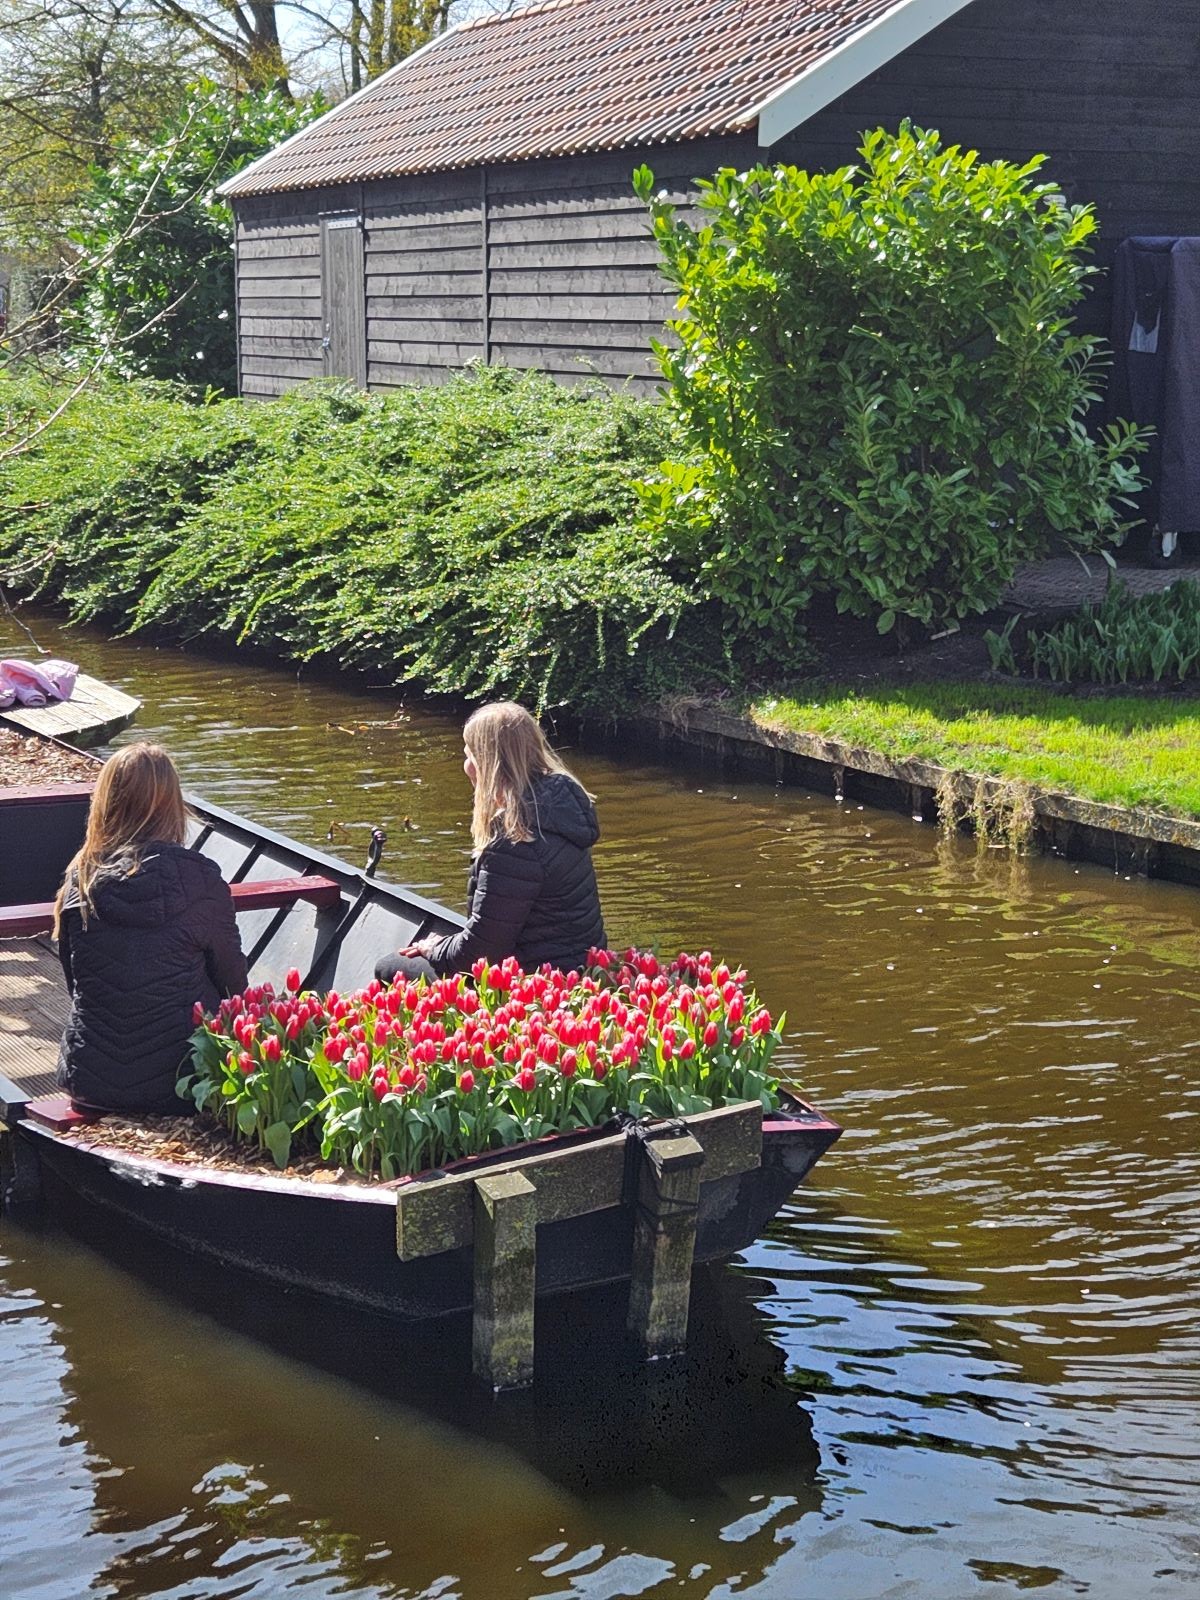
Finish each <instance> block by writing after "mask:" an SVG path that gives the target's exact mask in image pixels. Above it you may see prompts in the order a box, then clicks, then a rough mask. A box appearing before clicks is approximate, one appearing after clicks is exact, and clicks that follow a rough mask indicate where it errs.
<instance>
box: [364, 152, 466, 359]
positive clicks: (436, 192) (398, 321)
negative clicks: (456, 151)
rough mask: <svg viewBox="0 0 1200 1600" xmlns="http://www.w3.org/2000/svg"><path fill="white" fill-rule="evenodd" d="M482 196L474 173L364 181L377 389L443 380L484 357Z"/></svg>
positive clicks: (371, 353)
mask: <svg viewBox="0 0 1200 1600" xmlns="http://www.w3.org/2000/svg"><path fill="white" fill-rule="evenodd" d="M482 192H483V191H482V180H481V176H480V174H479V172H477V171H473V172H435V173H430V174H429V175H427V176H420V177H415V178H395V179H390V180H389V181H387V182H385V183H373V184H368V185H367V186H366V189H365V205H366V221H367V372H368V383H369V385H370V387H371V388H372V389H386V388H390V387H394V386H395V385H396V384H401V383H430V382H437V381H439V380H440V379H441V378H442V377H444V376H445V374H446V372H447V371H449V370H451V369H453V368H456V367H463V366H466V364H467V363H468V362H469V361H481V360H482V359H483V358H484V334H483V233H482V218H483V213H482V204H481V201H482Z"/></svg>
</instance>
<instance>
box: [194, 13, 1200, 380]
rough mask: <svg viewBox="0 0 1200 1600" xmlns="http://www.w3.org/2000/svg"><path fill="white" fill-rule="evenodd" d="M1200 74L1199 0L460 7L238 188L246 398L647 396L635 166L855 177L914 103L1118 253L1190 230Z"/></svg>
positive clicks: (651, 330) (664, 301) (643, 260)
mask: <svg viewBox="0 0 1200 1600" xmlns="http://www.w3.org/2000/svg"><path fill="white" fill-rule="evenodd" d="M1198 85H1200V28H1198V27H1197V25H1196V7H1195V0H1154V3H1153V4H1152V5H1150V4H1146V5H1141V6H1133V5H1130V4H1129V0H1054V3H1053V4H1049V3H1047V0H899V3H897V0H545V3H542V4H537V5H533V6H530V7H528V8H525V9H522V10H518V11H516V12H513V13H511V14H510V15H507V16H498V17H492V18H487V19H485V20H482V21H476V22H470V23H466V24H464V25H463V26H461V27H458V28H455V29H452V30H451V31H450V32H448V33H446V34H444V35H442V36H441V37H440V38H439V39H437V40H436V41H434V43H432V44H430V45H427V46H426V47H425V48H424V49H423V50H420V51H418V52H417V53H416V54H415V55H413V56H411V57H410V58H409V59H408V60H407V61H405V62H402V63H401V64H400V65H399V66H397V67H395V68H393V69H392V71H390V72H389V73H387V74H385V75H384V76H383V77H381V78H379V79H377V80H376V81H375V82H374V83H372V84H369V85H368V86H367V88H365V89H363V90H362V91H361V92H360V93H359V94H357V95H354V96H353V97H352V98H351V99H349V100H346V101H344V102H343V103H342V104H341V105H339V106H337V107H336V108H335V109H334V110H332V111H330V112H329V113H328V114H327V115H326V116H325V117H323V118H321V119H320V120H319V121H317V122H315V123H313V124H312V125H311V126H310V127H308V128H306V129H304V130H303V131H302V132H301V133H299V134H296V135H295V136H294V137H292V138H291V139H289V140H287V141H286V142H285V143H284V144H282V145H280V146H279V148H278V149H276V150H274V151H272V152H271V153H270V154H268V155H266V156H264V157H263V158H262V159H261V160H259V161H257V162H255V163H254V164H253V165H252V166H250V167H247V168H246V169H245V171H243V172H241V173H240V174H239V175H238V176H237V177H236V178H234V179H233V180H232V181H231V182H230V183H228V184H227V185H226V186H225V190H224V192H225V194H226V195H227V196H228V197H229V198H230V200H231V201H232V204H233V207H234V210H235V212H236V217H237V235H236V238H237V243H236V250H237V286H238V342H239V369H240V381H241V389H242V392H243V393H244V394H245V395H247V396H266V395H274V394H279V393H280V392H281V391H283V390H284V389H287V388H289V387H290V386H291V385H293V384H295V383H298V382H300V381H302V380H303V379H305V378H311V377H315V376H319V375H322V374H330V375H334V374H336V375H342V376H345V377H348V378H350V379H352V380H354V381H355V382H357V383H360V384H365V385H367V386H368V387H370V388H372V389H382V388H386V387H388V386H389V385H396V384H404V383H412V382H423V381H436V380H438V379H439V378H441V377H443V376H444V375H445V374H446V373H447V372H448V371H449V370H451V369H453V368H456V367H461V366H463V365H465V364H466V363H468V362H470V361H483V362H492V363H504V364H506V365H509V366H513V367H533V368H540V369H541V370H543V371H546V372H550V373H553V374H555V375H556V376H558V377H560V378H563V379H570V378H572V377H579V376H581V375H586V374H592V373H598V374H600V375H602V376H603V377H605V378H607V379H610V380H612V381H617V382H620V381H624V380H629V381H631V382H632V384H633V385H634V386H635V387H638V388H642V389H646V390H649V389H650V388H652V387H653V382H654V373H655V369H654V366H653V362H652V359H651V356H650V353H649V349H648V340H649V338H650V336H651V335H652V334H655V333H657V332H659V331H660V329H661V324H662V320H663V317H664V315H665V314H666V313H667V312H668V311H669V309H670V307H671V304H672V300H671V296H670V294H669V293H668V292H667V291H666V289H665V286H664V284H663V282H662V280H661V278H660V277H659V275H658V271H657V268H656V255H655V249H654V247H653V244H652V242H651V240H650V238H649V235H648V231H647V227H646V222H645V216H644V212H643V209H642V207H641V206H640V205H639V203H638V202H637V201H636V200H635V198H634V196H633V193H632V190H631V185H630V177H631V173H632V171H633V169H634V167H635V166H637V165H638V164H639V163H640V162H643V161H644V162H646V163H648V164H649V165H650V166H651V167H652V168H653V170H654V172H655V175H656V177H657V179H658V180H659V184H660V187H663V188H666V189H668V190H671V191H674V192H676V193H677V194H678V195H679V197H680V198H685V197H686V195H687V193H688V191H689V188H690V187H691V185H692V183H693V182H694V180H695V179H696V178H697V177H702V176H706V175H708V174H710V173H712V172H713V171H714V170H715V169H716V168H718V167H720V166H725V165H731V166H737V167H745V166H748V165H753V164H755V163H757V162H759V161H761V160H763V159H768V160H774V159H783V160H788V161H794V162H796V163H797V164H799V165H802V166H807V167H810V168H828V167H831V166H838V165H841V164H843V163H844V162H846V161H849V160H851V159H853V153H854V149H855V146H856V143H857V140H858V136H859V134H860V133H861V132H862V131H863V130H864V129H867V128H873V127H876V126H878V125H880V124H883V125H885V126H889V127H895V126H896V125H897V124H898V123H899V121H900V120H901V118H903V117H911V118H912V119H913V120H914V121H915V122H917V123H918V124H920V125H922V126H925V127H936V128H938V129H940V131H941V133H942V135H943V136H944V137H945V138H947V139H951V140H954V141H957V142H960V143H963V144H967V145H970V146H974V147H975V148H978V149H979V150H980V151H981V152H982V153H983V154H984V155H986V156H989V157H1008V158H1012V159H1019V160H1024V159H1026V158H1027V157H1028V156H1030V155H1031V154H1033V153H1035V152H1039V151H1045V152H1046V153H1048V154H1049V156H1050V157H1051V164H1050V168H1049V172H1050V175H1051V176H1052V177H1053V178H1054V179H1055V180H1056V181H1057V182H1058V183H1059V184H1060V186H1061V187H1062V188H1063V190H1064V191H1065V193H1066V194H1067V196H1068V198H1070V199H1071V200H1074V201H1091V202H1094V203H1095V205H1096V207H1097V209H1098V213H1099V217H1100V222H1101V228H1102V235H1101V249H1100V256H1101V260H1102V261H1103V260H1104V259H1105V257H1106V255H1108V254H1110V253H1111V251H1112V249H1113V247H1114V246H1115V244H1116V243H1117V242H1118V241H1119V240H1120V239H1122V238H1124V237H1126V236H1128V235H1130V234H1139V233H1140V234H1145V233H1158V234H1184V233H1191V234H1197V233H1200V89H1198ZM1087 321H1088V322H1089V323H1090V324H1091V325H1092V326H1094V327H1098V328H1101V329H1103V328H1104V327H1106V325H1107V308H1106V305H1105V303H1104V296H1103V290H1101V291H1100V292H1099V293H1097V294H1095V295H1094V296H1093V299H1092V303H1091V305H1090V306H1089V309H1088V312H1087Z"/></svg>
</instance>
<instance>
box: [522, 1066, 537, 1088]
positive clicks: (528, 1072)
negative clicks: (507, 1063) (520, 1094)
mask: <svg viewBox="0 0 1200 1600" xmlns="http://www.w3.org/2000/svg"><path fill="white" fill-rule="evenodd" d="M536 1084H537V1073H536V1072H535V1071H534V1070H533V1068H532V1067H522V1068H521V1070H520V1072H518V1073H517V1088H518V1089H524V1090H525V1092H526V1094H528V1092H529V1091H530V1089H532V1088H534V1087H535V1086H536Z"/></svg>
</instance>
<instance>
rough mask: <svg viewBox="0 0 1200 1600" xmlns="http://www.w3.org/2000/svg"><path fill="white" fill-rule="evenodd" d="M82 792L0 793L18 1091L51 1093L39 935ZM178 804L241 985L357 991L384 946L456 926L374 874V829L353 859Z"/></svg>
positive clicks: (59, 1015) (57, 1024)
mask: <svg viewBox="0 0 1200 1600" xmlns="http://www.w3.org/2000/svg"><path fill="white" fill-rule="evenodd" d="M87 800H88V791H87V790H86V788H84V789H78V790H76V791H75V792H74V793H72V792H71V791H70V790H63V789H59V790H57V791H51V790H42V791H34V790H28V791H16V792H12V791H10V792H9V793H8V794H6V795H5V796H4V797H3V800H2V801H0V862H2V863H3V866H4V872H3V877H2V879H0V1076H3V1077H5V1078H7V1079H8V1080H9V1082H10V1083H11V1084H13V1085H15V1086H16V1087H17V1088H18V1089H20V1090H21V1092H22V1094H23V1095H25V1096H28V1097H29V1098H36V1097H38V1096H41V1095H46V1094H51V1093H53V1090H54V1070H55V1065H56V1063H57V1059H58V1043H59V1039H60V1037H61V1035H62V1030H63V1027H64V1025H65V1023H66V1018H67V994H66V989H65V986H64V983H63V976H62V970H61V968H60V966H59V962H58V957H57V955H56V953H55V950H54V946H53V944H52V943H51V939H50V929H51V926H52V922H53V896H54V894H55V892H56V891H57V888H58V884H59V882H60V880H61V877H62V873H63V871H64V869H65V867H66V865H67V863H68V861H69V860H70V859H71V857H72V856H73V855H74V853H75V851H76V850H77V849H78V848H79V845H80V843H81V841H82V838H83V828H84V823H85V821H86V815H87ZM189 804H190V806H191V809H192V821H191V826H190V836H189V841H188V842H189V844H190V845H191V847H192V848H193V849H195V850H198V851H200V852H201V853H202V854H203V855H206V856H208V857H209V858H210V859H211V860H213V861H215V862H216V864H217V865H218V866H219V867H220V869H221V873H222V876H223V877H224V878H225V880H226V882H228V883H229V884H230V885H231V887H232V890H233V897H234V906H235V909H236V910H237V913H238V925H239V930H240V932H241V936H242V945H243V948H244V949H245V951H246V955H247V958H248V962H249V967H250V977H251V981H252V982H256V983H262V982H271V983H274V984H275V985H276V986H277V987H280V986H282V984H283V981H284V975H285V974H286V973H287V972H288V970H289V969H290V968H292V967H296V968H298V969H299V971H300V973H301V976H302V979H303V983H304V986H305V987H314V988H323V989H327V988H341V989H352V988H357V987H359V986H360V985H362V984H364V983H366V982H367V981H368V980H369V979H370V977H371V975H372V972H373V971H374V966H375V962H376V961H377V960H378V958H379V957H380V956H381V955H383V954H384V953H386V952H387V951H389V950H396V949H399V948H401V947H402V946H404V945H406V944H410V943H412V942H413V941H414V940H416V939H419V938H422V937H424V936H425V935H426V934H428V933H448V932H451V931H453V930H454V929H455V928H456V927H459V926H461V919H460V918H457V917H455V915H454V914H453V913H452V912H448V911H446V910H445V909H444V908H443V907H441V906H438V905H436V904H435V903H434V902H433V901H429V900H426V899H424V898H423V897H422V896H420V895H417V894H415V893H414V892H413V891H411V890H409V889H405V888H403V887H402V886H400V885H398V884H390V883H388V882H387V881H386V880H381V879H377V878H376V877H375V876H374V873H375V870H376V867H377V866H378V865H379V861H380V855H381V853H382V850H383V846H384V842H385V841H384V840H383V839H382V837H376V838H375V839H373V841H372V849H371V852H370V855H369V857H368V860H367V863H366V864H365V865H364V866H363V867H361V868H356V867H354V866H351V865H350V864H349V863H348V862H345V861H342V860H339V859H338V858H337V857H334V856H328V855H325V854H323V853H321V852H317V851H309V850H305V849H304V848H303V847H302V846H300V845H298V844H296V843H294V842H293V841H292V840H290V839H286V838H284V837H283V836H282V835H280V834H276V833H272V832H271V831H270V830H269V829H265V828H259V827H258V826H256V825H254V824H251V823H248V822H246V821H245V820H244V819H243V818H241V817H238V816H235V815H233V814H232V813H230V812H226V811H224V810H222V809H221V808H219V807H216V806H210V805H208V804H207V803H206V802H203V801H199V800H196V799H195V798H194V797H192V798H190V800H189Z"/></svg>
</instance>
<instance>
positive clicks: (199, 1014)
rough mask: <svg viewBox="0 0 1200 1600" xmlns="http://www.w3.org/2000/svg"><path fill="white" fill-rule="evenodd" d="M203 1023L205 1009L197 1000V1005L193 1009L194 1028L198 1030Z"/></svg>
mask: <svg viewBox="0 0 1200 1600" xmlns="http://www.w3.org/2000/svg"><path fill="white" fill-rule="evenodd" d="M203 1021H204V1007H203V1006H202V1005H201V1004H200V1002H199V1000H197V1001H196V1004H195V1005H194V1006H193V1007H192V1027H193V1028H198V1027H199V1026H200V1024H201V1023H202V1022H203Z"/></svg>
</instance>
